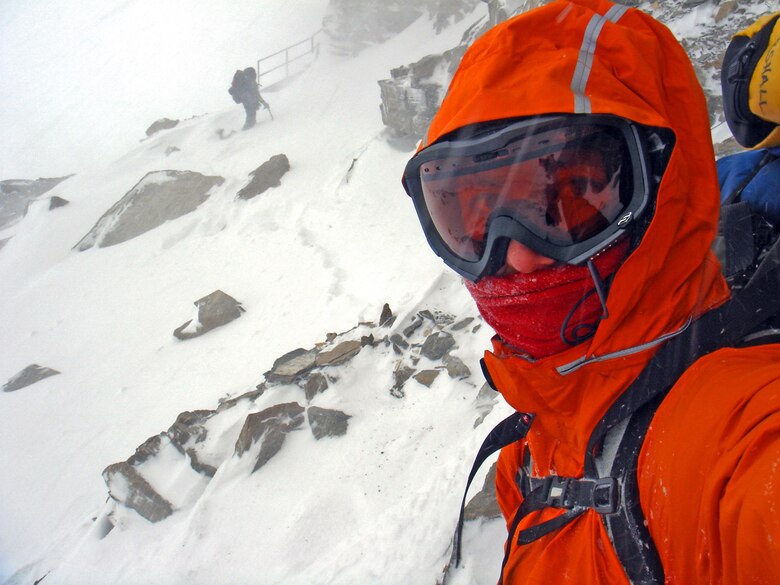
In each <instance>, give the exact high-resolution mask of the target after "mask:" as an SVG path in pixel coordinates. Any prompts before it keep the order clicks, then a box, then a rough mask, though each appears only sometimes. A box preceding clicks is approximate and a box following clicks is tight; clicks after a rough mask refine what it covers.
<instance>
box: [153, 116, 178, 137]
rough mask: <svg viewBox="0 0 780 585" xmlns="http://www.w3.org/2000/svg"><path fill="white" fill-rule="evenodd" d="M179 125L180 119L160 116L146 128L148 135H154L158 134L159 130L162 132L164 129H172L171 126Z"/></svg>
mask: <svg viewBox="0 0 780 585" xmlns="http://www.w3.org/2000/svg"><path fill="white" fill-rule="evenodd" d="M178 125H179V121H178V120H171V119H170V118H160V119H159V120H156V121H154V122H153V123H152V125H151V126H149V127H148V128H147V129H146V135H147V136H153V135H154V134H157V133H158V132H162V131H163V130H170V129H171V128H176V126H178Z"/></svg>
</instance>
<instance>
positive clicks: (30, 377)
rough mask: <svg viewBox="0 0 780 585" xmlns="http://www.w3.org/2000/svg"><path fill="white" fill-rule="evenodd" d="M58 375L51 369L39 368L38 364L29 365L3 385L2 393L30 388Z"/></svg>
mask: <svg viewBox="0 0 780 585" xmlns="http://www.w3.org/2000/svg"><path fill="white" fill-rule="evenodd" d="M59 373H60V372H58V371H57V370H53V369H52V368H46V367H43V366H39V365H38V364H30V365H29V366H27V367H26V368H24V369H23V370H22V371H21V372H19V373H18V374H16V375H14V376H13V377H11V379H10V380H8V382H6V383H5V384H4V385H3V392H15V391H16V390H21V389H22V388H26V387H27V386H31V385H32V384H35V383H36V382H40V381H41V380H43V379H45V378H48V377H50V376H56V375H57V374H59Z"/></svg>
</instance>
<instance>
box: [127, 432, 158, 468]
mask: <svg viewBox="0 0 780 585" xmlns="http://www.w3.org/2000/svg"><path fill="white" fill-rule="evenodd" d="M164 436H165V433H160V434H159V435H154V436H153V437H149V438H148V439H146V440H145V441H144V442H143V443H141V444H140V445H139V446H138V447H136V448H135V453H133V454H132V455H131V456H130V457H128V459H127V461H126V463H127V464H128V465H130V466H133V467H135V466H136V465H141V463H144V462H145V461H147V460H148V459H150V458H152V457H154V456H155V455H157V454H158V453H159V452H160V449H161V447H162V439H163V437H164Z"/></svg>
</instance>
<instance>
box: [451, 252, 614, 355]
mask: <svg viewBox="0 0 780 585" xmlns="http://www.w3.org/2000/svg"><path fill="white" fill-rule="evenodd" d="M627 256H628V241H627V240H625V241H623V242H621V243H619V244H617V245H615V246H612V247H611V248H609V249H608V250H606V251H605V252H603V253H602V254H600V255H599V256H598V257H596V258H595V259H594V263H595V265H596V268H597V270H598V272H599V275H600V276H601V278H602V279H603V280H606V279H607V278H609V277H610V276H611V275H612V274H614V273H615V272H616V271H617V269H618V268H619V267H620V265H621V264H622V263H623V261H624V260H625V259H626V257H627ZM465 282H466V288H467V289H468V291H469V292H470V293H471V296H472V297H473V298H474V301H475V302H476V303H477V308H478V309H479V312H480V314H481V315H482V317H484V319H485V321H486V322H487V323H488V324H489V325H490V326H491V327H492V328H493V329H494V330H495V331H496V333H497V334H498V336H499V337H500V338H501V339H502V340H503V341H504V342H505V343H508V344H509V345H511V346H513V347H515V348H517V349H519V350H521V351H523V352H524V353H527V354H528V355H529V356H531V357H532V358H534V359H541V358H545V357H548V356H551V355H554V354H556V353H560V352H561V351H563V350H565V349H567V348H569V347H571V346H572V345H576V344H577V343H579V342H580V341H584V340H585V339H586V338H587V337H590V335H588V334H587V333H588V332H592V331H593V330H595V327H596V326H597V325H598V321H599V318H600V317H601V316H602V314H603V310H602V307H601V302H600V301H599V298H598V295H597V294H596V292H595V288H596V285H595V283H594V282H593V277H592V276H591V274H590V270H589V269H588V267H587V266H572V265H569V264H563V265H560V266H554V267H552V268H544V269H541V270H537V271H535V272H531V273H530V274H524V273H520V272H518V273H515V274H512V275H509V276H488V277H485V278H482V279H480V280H479V281H478V282H476V283H475V282H471V281H468V280H467V281H465ZM589 293H590V294H589ZM570 315H571V316H570ZM567 317H568V318H569V321H568V323H567V326H566V332H565V334H566V340H568V341H566V340H564V338H563V337H562V336H561V328H562V327H563V324H564V321H565V320H566V318H567Z"/></svg>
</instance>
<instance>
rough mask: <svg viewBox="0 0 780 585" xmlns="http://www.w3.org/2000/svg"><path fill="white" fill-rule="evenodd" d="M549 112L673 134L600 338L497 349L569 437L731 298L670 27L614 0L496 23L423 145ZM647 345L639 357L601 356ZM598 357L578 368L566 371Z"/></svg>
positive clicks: (698, 126) (514, 385) (706, 161)
mask: <svg viewBox="0 0 780 585" xmlns="http://www.w3.org/2000/svg"><path fill="white" fill-rule="evenodd" d="M550 113H567V114H590V113H593V114H612V115H617V116H621V117H623V118H626V119H629V120H632V121H634V122H637V123H640V124H643V125H646V126H655V127H662V128H667V129H669V130H671V131H672V132H673V134H674V136H675V146H674V149H673V151H672V154H671V158H670V160H669V162H668V165H667V168H666V171H665V173H664V176H663V179H662V181H661V183H660V186H659V188H658V194H657V198H656V206H655V210H654V212H653V217H652V220H651V222H650V224H649V227H648V228H647V230H646V232H645V235H644V236H643V238H642V241H641V243H640V244H639V245H638V247H637V248H636V249H635V250H634V251H633V252H632V253H631V255H630V256H629V258H628V259H627V260H626V261H625V263H624V264H623V265H622V266H621V268H620V269H619V270H618V272H617V273H616V275H615V279H614V281H613V284H612V286H611V290H610V292H609V296H608V300H607V308H608V310H609V317H608V318H607V319H605V320H603V321H602V322H601V323H600V325H599V327H598V329H597V331H596V334H595V336H594V337H593V338H591V339H590V340H589V341H588V342H585V343H584V344H582V345H579V346H577V347H575V348H572V349H570V350H567V351H566V352H564V353H563V354H557V355H555V356H552V357H550V358H546V359H544V360H540V361H538V362H535V363H527V362H526V363H520V362H521V360H519V359H517V358H515V359H511V358H512V355H511V352H509V350H508V349H507V348H506V347H505V346H503V345H502V344H501V343H500V342H497V343H496V347H495V350H496V351H495V352H494V354H489V355H488V356H487V357H486V362H487V365H488V369H489V370H490V371H491V375H492V376H493V378H494V380H495V381H496V382H497V383H498V385H499V386H500V387H501V390H502V392H503V394H504V396H505V398H506V399H507V401H508V402H509V403H510V404H511V405H512V406H514V407H515V408H517V409H518V410H525V411H533V412H537V413H539V412H542V411H545V410H554V411H555V412H556V413H557V414H558V415H559V416H560V415H564V417H565V416H571V417H572V418H571V420H569V421H564V422H563V423H562V424H563V425H564V426H566V425H569V426H570V427H572V428H571V429H570V430H568V431H567V430H562V429H558V433H560V432H563V433H564V434H567V433H568V434H572V433H573V434H577V435H586V436H584V440H585V441H587V435H589V433H590V429H592V428H593V426H594V425H595V424H596V422H597V421H598V420H599V419H600V418H601V416H602V415H603V413H604V412H605V411H606V408H607V407H608V406H609V404H611V402H612V401H614V399H615V398H616V397H617V396H618V395H619V394H620V392H622V391H623V390H624V389H625V387H626V386H627V385H628V384H629V383H630V382H631V381H632V380H633V378H634V377H635V376H636V375H637V374H638V372H639V371H640V370H641V369H642V367H643V366H644V365H645V363H646V362H647V360H648V359H649V358H650V357H651V355H652V353H653V352H654V347H655V345H653V343H654V341H655V340H658V339H659V338H663V337H664V336H665V335H668V334H670V333H672V332H674V331H675V330H678V329H679V328H681V327H683V326H684V324H685V323H686V322H687V321H688V320H689V319H691V318H692V317H695V316H696V315H699V314H701V313H702V312H704V311H706V310H707V309H709V308H712V307H713V306H715V305H718V304H720V303H721V302H723V301H724V300H725V299H726V298H727V297H728V294H729V293H728V288H727V286H726V284H725V281H724V280H723V277H722V276H721V273H720V266H719V264H718V262H717V260H716V259H715V257H714V255H713V254H712V252H711V251H710V246H711V243H712V240H713V238H714V235H715V232H716V228H717V219H718V211H719V191H718V181H717V175H716V170H715V156H714V152H713V148H712V142H711V135H710V127H709V119H708V115H707V106H706V102H705V98H704V94H703V92H702V90H701V87H700V86H699V83H698V81H697V79H696V75H695V73H694V70H693V67H692V66H691V63H690V61H689V59H688V57H687V55H686V54H685V52H684V50H683V49H682V47H681V46H680V44H679V43H678V42H677V40H676V39H675V38H674V36H673V35H672V33H671V32H670V31H669V30H668V29H667V28H666V27H665V26H663V25H662V24H660V23H658V22H657V21H655V20H654V19H653V18H652V17H650V16H648V15H647V14H645V13H643V12H641V11H639V10H636V9H630V8H627V7H626V6H622V5H617V4H613V3H612V2H609V1H607V0H569V1H562V0H559V1H554V2H551V3H549V4H547V5H545V6H543V7H541V8H538V9H535V10H532V11H530V12H526V13H524V14H521V15H519V16H516V17H515V18H512V19H510V20H508V21H506V22H504V23H502V24H500V25H498V26H497V27H495V28H493V29H491V30H490V31H488V32H487V33H486V34H485V35H483V36H482V37H481V38H479V39H478V40H477V41H476V42H475V43H474V44H473V45H472V47H471V48H470V49H469V50H468V51H467V52H466V54H465V55H464V57H463V60H462V61H461V64H460V67H459V69H458V71H457V72H456V74H455V76H454V78H453V80H452V83H451V85H450V88H449V90H448V93H447V95H446V97H445V99H444V101H443V103H442V105H441V108H440V109H439V112H438V113H437V115H436V117H435V118H434V120H433V121H432V123H431V126H430V129H429V131H428V134H427V137H426V140H425V144H430V143H433V142H434V141H436V140H437V139H438V138H440V137H441V136H443V135H444V134H447V133H448V132H451V131H453V130H455V129H457V128H460V127H462V126H466V125H468V124H473V123H477V122H485V121H491V120H500V119H504V118H514V117H520V116H534V115H542V114H550ZM645 345H646V347H647V349H646V350H645V351H640V352H639V353H638V355H634V356H632V357H629V358H625V357H622V358H619V359H617V360H612V361H611V362H610V363H609V364H608V365H605V364H606V362H604V361H598V359H600V358H604V356H610V355H616V354H617V355H621V354H622V353H623V352H625V351H626V350H628V349H629V348H636V347H640V348H641V347H643V346H645ZM594 358H596V361H595V362H594V363H591V364H588V365H585V366H583V367H582V368H580V369H578V370H576V371H574V372H572V373H570V374H565V375H564V374H561V373H560V370H559V369H558V368H559V367H561V366H562V365H564V364H567V363H570V362H573V361H582V360H592V359H594ZM594 372H596V373H597V375H595V376H593V375H590V374H592V373H594ZM499 379H501V380H502V381H500V380H499ZM575 419H576V422H575ZM542 424H544V423H542ZM573 427H577V429H575V428H573ZM585 427H587V428H585ZM550 430H551V431H552V429H550ZM561 438H563V439H564V440H565V437H561ZM572 438H573V437H572ZM582 440H583V438H582V437H581V436H579V437H577V439H576V441H574V442H575V443H578V444H579V443H580V442H582Z"/></svg>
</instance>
